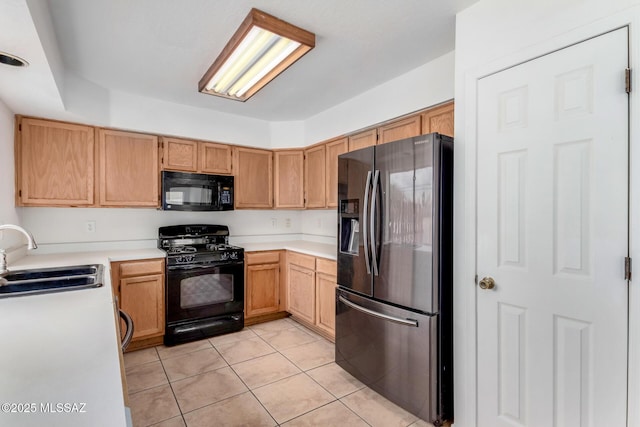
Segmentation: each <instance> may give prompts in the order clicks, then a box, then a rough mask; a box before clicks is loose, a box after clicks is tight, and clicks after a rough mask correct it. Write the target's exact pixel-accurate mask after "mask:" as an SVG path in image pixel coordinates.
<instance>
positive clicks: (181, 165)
mask: <svg viewBox="0 0 640 427" xmlns="http://www.w3.org/2000/svg"><path fill="white" fill-rule="evenodd" d="M161 140H162V147H163V151H164V153H163V159H162V160H163V162H162V163H163V164H162V168H163V169H169V170H175V171H184V172H196V171H197V170H198V142H197V141H189V140H188V139H178V138H162V139H161Z"/></svg>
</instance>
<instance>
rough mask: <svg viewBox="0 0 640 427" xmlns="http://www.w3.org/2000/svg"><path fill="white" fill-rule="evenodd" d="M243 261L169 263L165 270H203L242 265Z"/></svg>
mask: <svg viewBox="0 0 640 427" xmlns="http://www.w3.org/2000/svg"><path fill="white" fill-rule="evenodd" d="M242 264H244V261H232V262H223V263H220V264H207V265H201V264H186V265H171V266H168V267H167V270H171V271H187V270H204V269H206V268H215V267H228V266H234V265H242Z"/></svg>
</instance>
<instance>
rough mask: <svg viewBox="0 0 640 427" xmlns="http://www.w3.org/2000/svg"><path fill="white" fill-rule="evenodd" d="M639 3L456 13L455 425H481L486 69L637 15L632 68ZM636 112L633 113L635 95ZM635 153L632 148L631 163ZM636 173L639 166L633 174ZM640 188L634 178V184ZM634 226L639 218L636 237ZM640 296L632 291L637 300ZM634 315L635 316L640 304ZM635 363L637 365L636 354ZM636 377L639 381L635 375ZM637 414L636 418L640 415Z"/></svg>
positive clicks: (508, 3)
mask: <svg viewBox="0 0 640 427" xmlns="http://www.w3.org/2000/svg"><path fill="white" fill-rule="evenodd" d="M638 3H639V2H638V0H608V1H602V0H537V1H531V0H481V1H480V2H478V3H476V4H475V5H473V6H471V7H469V8H468V9H466V10H464V11H462V12H461V13H459V14H458V16H457V20H456V50H455V61H456V71H455V99H456V112H455V118H456V120H455V136H456V142H455V168H454V174H455V176H454V182H455V187H454V200H455V202H454V213H455V225H454V303H455V306H454V313H455V320H454V324H455V330H454V336H455V343H454V345H455V348H456V351H455V405H456V414H455V418H456V423H455V425H456V426H474V425H476V419H475V414H476V394H475V389H476V383H475V378H476V368H477V366H476V345H477V344H478V343H476V341H475V330H476V324H475V316H476V313H475V292H476V290H475V287H474V286H471V284H473V281H474V276H475V274H476V267H475V257H476V252H475V233H476V230H475V193H474V191H475V178H476V172H475V158H476V157H475V156H476V148H475V147H476V141H475V139H474V138H475V117H476V109H475V108H476V92H475V90H476V80H477V79H478V78H479V77H481V76H483V75H487V74H489V73H492V72H496V71H499V70H501V69H504V68H505V67H509V66H512V65H515V64H518V63H520V62H522V61H524V60H527V59H531V58H534V57H536V56H538V55H541V54H545V53H547V52H550V51H552V50H555V49H558V48H561V47H563V46H567V45H569V44H571V43H575V42H578V41H580V40H583V39H585V38H587V37H589V36H593V35H596V34H599V33H602V32H605V31H608V30H611V29H614V28H617V27H619V26H622V25H626V24H628V23H630V22H632V21H634V22H635V24H634V25H635V26H634V25H632V29H631V34H632V39H631V58H632V64H631V67H632V68H634V64H635V63H637V57H638V52H639V50H638V45H639V44H640V43H638V42H639V41H640V40H638V36H637V28H636V27H637V26H638V25H637V22H638V16H640V11H639V10H637V9H633V10H631V9H628V8H629V7H630V6H632V5H635V4H638ZM636 67H637V65H636ZM634 96H635V97H637V96H638V94H637V93H636V95H633V93H632V98H633V97H634ZM631 116H632V117H633V116H634V101H633V99H632V104H631ZM635 127H636V125H635V124H634V121H632V131H631V135H632V147H633V140H634V139H636V137H635V136H634V135H635V134H637V132H635V131H634V129H635ZM633 157H634V150H633V148H632V162H633ZM636 169H637V168H636ZM633 173H634V172H633V167H632V179H633ZM633 187H634V182H633V181H632V189H633ZM632 203H633V193H632ZM632 211H633V207H632ZM632 218H633V215H632ZM633 222H634V221H632V223H633ZM633 227H634V226H633V224H632V241H633V239H634V238H633V234H634V232H633ZM638 256H640V254H638ZM633 301H634V297H633V291H632V298H631V304H632V305H633V304H634V302H633ZM631 316H632V318H633V317H634V314H633V307H632V313H631ZM631 324H633V322H632V323H631ZM632 333H633V326H632ZM632 348H633V344H632ZM618 350H620V351H624V349H616V350H614V351H618ZM632 360H633V355H632ZM634 364H635V365H637V359H636V361H635V362H634ZM634 364H631V365H630V366H633V365H634ZM631 382H632V387H633V381H631ZM636 396H637V394H636ZM632 397H633V396H632ZM621 398H624V397H621ZM630 405H631V407H632V408H633V407H634V406H635V407H637V406H638V405H637V404H634V403H633V401H630ZM631 419H634V418H633V416H632V417H631V418H630V420H631ZM638 422H639V419H638V418H635V419H634V421H630V424H629V425H638Z"/></svg>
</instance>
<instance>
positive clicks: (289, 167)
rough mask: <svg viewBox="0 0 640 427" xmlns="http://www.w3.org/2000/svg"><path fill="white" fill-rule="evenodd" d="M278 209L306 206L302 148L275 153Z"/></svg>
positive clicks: (275, 182) (274, 180)
mask: <svg viewBox="0 0 640 427" xmlns="http://www.w3.org/2000/svg"><path fill="white" fill-rule="evenodd" d="M273 157H274V163H275V168H274V171H275V172H274V177H273V185H274V187H275V188H274V190H275V208H276V209H302V208H304V192H303V189H304V184H303V178H304V176H303V172H302V171H303V169H304V167H303V165H304V152H303V151H302V150H282V151H276V152H274V153H273Z"/></svg>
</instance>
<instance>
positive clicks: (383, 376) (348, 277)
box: [336, 134, 453, 426]
mask: <svg viewBox="0 0 640 427" xmlns="http://www.w3.org/2000/svg"><path fill="white" fill-rule="evenodd" d="M338 201H339V205H338V289H337V291H336V363H337V364H338V365H340V366H341V367H343V368H344V369H345V370H346V371H348V372H349V373H351V374H352V375H353V376H354V377H356V378H358V379H359V380H360V381H362V382H363V383H364V384H366V385H367V386H369V387H370V388H372V389H373V390H375V391H376V392H378V393H380V394H381V395H383V396H385V397H386V398H387V399H389V400H391V401H392V402H394V403H396V404H397V405H399V406H401V407H403V408H404V409H406V410H408V411H409V412H411V413H413V414H415V415H417V416H419V417H420V418H422V419H424V420H426V421H429V422H431V423H433V424H434V425H436V426H438V425H441V424H442V423H443V422H444V421H452V420H453V316H452V310H453V307H452V295H453V289H452V276H453V267H452V265H453V262H452V256H453V250H452V246H453V242H452V240H453V139H452V138H450V137H447V136H442V135H439V134H429V135H422V136H419V137H415V138H409V139H404V140H400V141H395V142H391V143H387V144H382V145H377V146H375V147H368V148H363V149H361V150H357V151H352V152H349V153H345V154H342V155H341V156H340V157H339V160H338Z"/></svg>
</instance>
